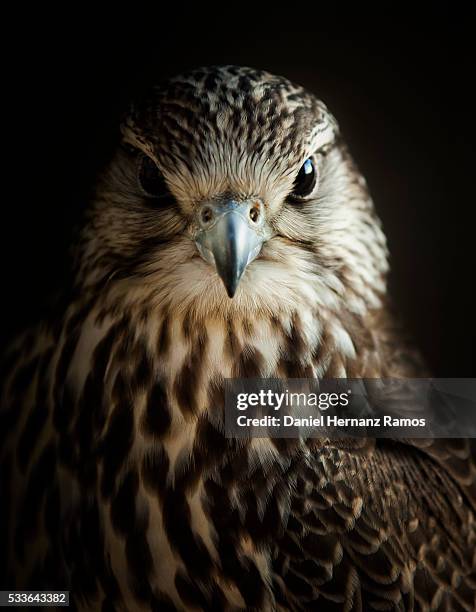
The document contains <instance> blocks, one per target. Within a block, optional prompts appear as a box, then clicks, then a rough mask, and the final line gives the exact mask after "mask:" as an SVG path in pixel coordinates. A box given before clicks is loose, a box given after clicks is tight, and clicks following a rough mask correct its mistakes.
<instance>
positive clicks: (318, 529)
mask: <svg viewBox="0 0 476 612" xmlns="http://www.w3.org/2000/svg"><path fill="white" fill-rule="evenodd" d="M451 442H452V443H453V442H454V441H451ZM443 446H444V444H443V441H438V444H436V443H435V444H434V445H429V446H427V447H426V448H425V449H423V450H422V449H421V448H417V447H416V446H415V445H413V446H411V445H404V444H401V443H395V442H392V441H386V440H379V441H368V442H367V443H366V444H364V445H362V444H361V443H359V444H358V445H356V447H355V449H354V450H351V449H346V450H342V448H337V447H336V446H331V445H327V446H325V447H323V448H321V449H320V450H319V452H318V453H312V455H311V457H310V458H309V459H308V460H307V461H306V463H305V464H303V465H302V466H301V467H300V468H299V472H298V475H297V480H296V487H295V491H294V493H293V497H292V503H291V510H290V516H289V520H288V524H287V529H286V532H285V533H284V534H283V536H282V538H280V540H279V542H278V545H277V551H276V556H275V562H274V575H275V582H276V593H277V600H278V602H279V603H280V604H281V605H282V606H283V607H284V608H285V609H292V610H309V609H316V610H336V611H337V610H339V611H342V610H413V609H428V610H430V609H431V610H452V611H453V610H468V611H469V610H474V609H476V599H475V598H476V554H475V543H476V529H475V524H474V517H473V513H472V511H471V509H470V506H469V504H468V501H467V498H466V496H465V494H464V492H463V491H462V488H461V480H460V479H455V478H453V472H454V473H455V474H456V475H458V474H460V473H463V474H464V473H467V470H468V468H467V467H466V463H467V462H468V458H467V453H468V448H469V446H470V445H468V443H467V441H466V442H465V443H464V444H463V443H462V442H461V441H458V443H456V444H448V445H447V447H446V454H445V452H444V451H443ZM463 449H464V450H463ZM463 456H464V457H466V459H464V457H463ZM455 458H458V460H459V461H463V462H465V467H464V469H461V466H460V465H459V464H453V463H452V462H453V461H454V460H455ZM443 465H446V466H448V468H449V469H448V471H447V470H446V469H442V468H443ZM473 465H474V464H473ZM473 486H474V479H473Z"/></svg>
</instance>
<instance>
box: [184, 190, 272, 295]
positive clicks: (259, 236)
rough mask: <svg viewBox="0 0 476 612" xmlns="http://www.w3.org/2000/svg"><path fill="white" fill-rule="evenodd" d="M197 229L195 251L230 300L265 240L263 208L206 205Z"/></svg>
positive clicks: (252, 203)
mask: <svg viewBox="0 0 476 612" xmlns="http://www.w3.org/2000/svg"><path fill="white" fill-rule="evenodd" d="M198 226H199V231H198V233H197V235H196V237H195V244H196V245H197V248H198V251H199V253H200V255H201V256H202V257H203V259H204V260H205V261H207V262H208V263H211V264H212V265H214V266H215V268H216V271H217V273H218V275H219V276H220V278H221V279H222V281H223V284H224V285H225V289H226V292H227V293H228V296H229V297H230V298H232V297H233V296H234V295H235V293H236V290H237V287H238V284H239V282H240V279H241V277H242V276H243V273H244V271H245V269H246V267H247V266H248V265H249V264H250V263H251V262H252V261H253V259H255V258H256V257H257V256H258V254H259V252H260V250H261V246H262V244H263V242H264V241H265V239H266V235H265V234H266V229H265V223H264V210H263V205H262V203H261V202H259V201H246V202H235V201H234V200H230V201H226V202H219V203H208V202H207V203H205V204H203V205H202V206H201V208H200V210H199V211H198Z"/></svg>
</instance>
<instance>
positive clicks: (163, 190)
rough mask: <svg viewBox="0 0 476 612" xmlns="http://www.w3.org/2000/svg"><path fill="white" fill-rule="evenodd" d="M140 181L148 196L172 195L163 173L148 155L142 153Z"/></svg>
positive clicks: (139, 169) (139, 171)
mask: <svg viewBox="0 0 476 612" xmlns="http://www.w3.org/2000/svg"><path fill="white" fill-rule="evenodd" d="M138 181H139V185H140V188H141V190H142V191H143V192H144V193H145V195H146V196H149V197H151V198H163V197H165V196H168V195H170V192H169V190H168V188H167V183H166V182H165V179H164V177H163V176H162V173H161V172H160V170H159V168H158V167H157V164H156V163H155V162H154V160H152V159H151V158H150V157H149V156H148V155H141V157H140V159H139V168H138Z"/></svg>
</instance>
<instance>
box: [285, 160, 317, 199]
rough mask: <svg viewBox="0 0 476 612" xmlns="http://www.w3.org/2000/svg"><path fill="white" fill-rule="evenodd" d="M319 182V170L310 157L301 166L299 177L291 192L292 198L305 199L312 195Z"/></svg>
mask: <svg viewBox="0 0 476 612" xmlns="http://www.w3.org/2000/svg"><path fill="white" fill-rule="evenodd" d="M316 182H317V169H316V165H315V163H314V162H313V160H312V159H311V158H310V157H309V158H308V159H306V161H305V162H304V163H303V165H302V166H301V169H300V170H299V173H298V175H297V176H296V180H295V181H294V184H293V190H292V192H291V197H295V198H297V199H302V198H305V197H306V196H308V195H310V194H311V193H312V192H313V190H314V187H315V186H316Z"/></svg>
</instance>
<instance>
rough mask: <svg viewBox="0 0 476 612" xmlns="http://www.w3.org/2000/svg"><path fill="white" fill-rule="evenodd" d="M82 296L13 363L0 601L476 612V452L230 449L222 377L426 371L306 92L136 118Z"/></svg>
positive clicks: (370, 215)
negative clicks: (22, 597) (11, 594)
mask: <svg viewBox="0 0 476 612" xmlns="http://www.w3.org/2000/svg"><path fill="white" fill-rule="evenodd" d="M121 134H122V136H121V143H120V146H119V147H118V148H117V151H116V152H115V154H114V156H113V158H112V160H111V161H110V163H109V165H108V166H107V167H106V168H105V170H104V172H103V173H102V175H101V177H100V179H99V181H98V184H97V188H96V191H95V195H94V197H93V198H92V201H91V202H90V204H89V206H88V208H87V213H86V215H85V220H84V224H83V226H82V228H81V231H80V232H79V234H78V238H77V240H76V243H75V247H74V259H73V263H72V268H71V286H70V287H68V288H67V290H66V289H65V291H64V297H63V299H62V300H61V302H60V304H59V305H58V308H57V309H56V310H55V311H54V312H53V313H52V314H51V317H50V318H49V320H44V321H42V322H41V324H40V325H39V326H38V327H37V328H36V329H34V330H30V331H28V332H26V333H25V334H24V335H22V336H21V337H20V338H18V340H17V341H16V342H14V344H13V346H12V348H11V349H10V351H9V352H8V354H7V357H6V361H5V368H6V370H5V371H6V374H5V376H4V389H3V394H2V406H3V408H2V412H1V427H2V431H4V432H7V434H8V435H7V438H6V442H5V444H4V445H3V448H2V452H1V456H2V458H1V487H2V491H1V499H2V504H1V509H0V512H1V516H0V525H1V526H0V530H1V531H0V533H1V535H0V538H1V539H0V542H1V547H2V550H4V551H7V555H6V556H7V559H6V561H5V562H4V567H2V568H0V570H1V571H0V575H1V578H0V581H1V587H2V588H3V589H12V588H17V589H20V588H23V589H29V590H32V589H55V590H60V589H65V590H68V591H70V594H71V602H72V606H73V608H74V609H77V610H103V611H110V610H128V611H135V610H138V611H140V610H160V611H168V610H206V611H208V610H260V611H261V610H281V611H284V610H292V611H301V610H319V611H324V610H336V611H350V610H354V611H358V610H451V611H458V610H466V611H470V610H474V609H476V603H475V593H476V554H475V541H476V529H475V522H474V513H475V506H476V484H475V483H476V468H475V464H474V456H475V452H474V445H473V444H472V443H471V441H469V440H458V439H454V440H451V439H449V440H418V441H415V440H413V441H412V440H406V441H403V440H400V441H392V440H372V439H363V440H351V439H345V440H340V441H337V440H331V439H304V438H298V439H294V440H288V439H279V438H276V439H271V438H256V439H244V440H243V439H240V440H237V439H233V438H227V437H226V436H225V433H224V422H223V419H224V416H223V415H224V409H223V405H224V399H223V397H224V385H225V379H227V378H249V377H264V378H280V379H290V378H318V379H323V378H338V377H353V378H374V377H396V378H402V377H403V378H405V377H408V378H412V377H418V376H424V375H425V373H426V371H425V368H424V365H422V362H421V359H420V358H419V356H418V353H417V351H415V350H414V349H413V347H412V346H411V344H410V343H409V342H408V340H407V339H406V336H405V334H404V333H403V331H402V329H401V328H400V326H399V324H398V322H397V318H396V316H395V315H394V314H393V310H392V309H391V308H390V306H389V300H388V297H387V289H386V276H387V272H388V263H387V247H386V240H385V236H384V233H383V231H382V227H381V224H380V222H379V219H378V217H377V216H376V213H375V211H374V207H373V203H372V200H371V198H370V196H369V193H368V190H367V186H366V182H365V180H364V178H363V177H362V175H361V174H360V173H359V171H358V169H357V167H356V166H355V164H354V162H353V160H352V158H351V156H350V154H349V152H348V150H347V148H346V145H345V142H344V140H343V138H342V136H341V134H340V132H339V128H338V125H337V123H336V120H335V119H334V118H333V117H332V115H331V114H330V112H329V111H328V110H327V108H326V106H325V105H324V104H323V103H322V102H321V101H320V100H319V99H317V98H316V97H315V96H314V95H312V94H311V93H309V92H307V91H306V90H304V89H303V88H302V87H300V86H298V85H295V84H293V83H291V82H289V81H288V80H286V79H284V78H282V77H277V76H273V75H271V74H269V73H267V72H264V71H260V70H256V69H251V68H243V67H234V66H224V67H223V66H222V67H211V68H203V69H197V70H194V71H191V72H189V73H187V74H184V75H181V76H178V77H175V78H172V79H171V80H169V81H167V82H166V83H163V84H161V85H159V86H158V87H156V88H153V89H152V90H151V91H150V93H149V94H148V95H147V96H145V98H143V99H142V100H140V101H139V102H138V103H136V104H135V105H134V106H133V107H132V108H131V109H130V111H129V112H128V114H127V116H126V117H125V118H124V121H123V123H122V126H121Z"/></svg>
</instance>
